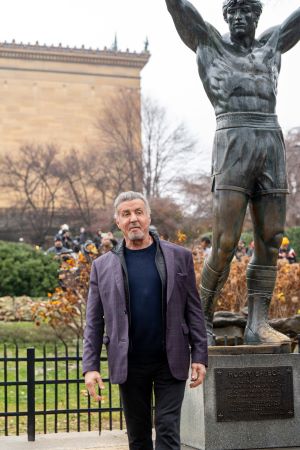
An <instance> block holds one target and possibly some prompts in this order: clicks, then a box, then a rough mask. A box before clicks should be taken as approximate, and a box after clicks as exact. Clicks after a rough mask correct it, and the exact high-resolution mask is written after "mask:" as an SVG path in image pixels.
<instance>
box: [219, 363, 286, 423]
mask: <svg viewBox="0 0 300 450" xmlns="http://www.w3.org/2000/svg"><path fill="white" fill-rule="evenodd" d="M215 385H216V407H217V421H218V422H231V421H240V420H269V419H290V418H292V417H294V397H293V368H292V367H287V366H279V367H248V368H247V369H244V368H232V369H227V368H226V369H223V368H222V369H215Z"/></svg>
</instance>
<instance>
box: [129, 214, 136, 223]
mask: <svg viewBox="0 0 300 450" xmlns="http://www.w3.org/2000/svg"><path fill="white" fill-rule="evenodd" d="M130 222H137V216H136V214H135V213H134V212H133V213H131V216H130Z"/></svg>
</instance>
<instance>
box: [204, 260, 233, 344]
mask: <svg viewBox="0 0 300 450" xmlns="http://www.w3.org/2000/svg"><path fill="white" fill-rule="evenodd" d="M229 271H230V266H227V267H226V269H225V270H224V271H223V272H216V271H215V270H213V269H212V268H211V267H210V266H209V264H208V263H207V262H206V261H205V262H204V266H203V271H202V277H201V284H200V298H201V302H202V309H203V313H204V317H205V325H206V334H207V345H209V346H211V345H215V335H214V333H213V317H214V312H215V306H216V301H217V298H218V296H219V293H220V291H221V289H222V287H223V286H224V284H225V282H226V280H227V278H228V275H229Z"/></svg>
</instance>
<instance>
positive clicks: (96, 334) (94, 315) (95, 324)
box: [82, 261, 104, 374]
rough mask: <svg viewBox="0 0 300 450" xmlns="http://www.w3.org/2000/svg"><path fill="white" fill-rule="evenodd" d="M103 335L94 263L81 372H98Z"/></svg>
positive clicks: (102, 316) (100, 303) (102, 321)
mask: <svg viewBox="0 0 300 450" xmlns="http://www.w3.org/2000/svg"><path fill="white" fill-rule="evenodd" d="M103 334H104V313H103V305H102V301H101V297H100V292H99V287H98V277H97V270H96V266H95V261H94V262H93V264H92V268H91V275H90V288H89V294H88V299H87V310H86V325H85V330H84V341H83V356H82V372H83V374H85V373H86V372H90V371H94V370H95V371H97V372H99V370H100V355H101V348H102V341H103Z"/></svg>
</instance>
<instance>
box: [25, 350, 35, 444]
mask: <svg viewBox="0 0 300 450" xmlns="http://www.w3.org/2000/svg"><path fill="white" fill-rule="evenodd" d="M34 363H35V349H34V348H28V349H27V438H28V441H35V373H34Z"/></svg>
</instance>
